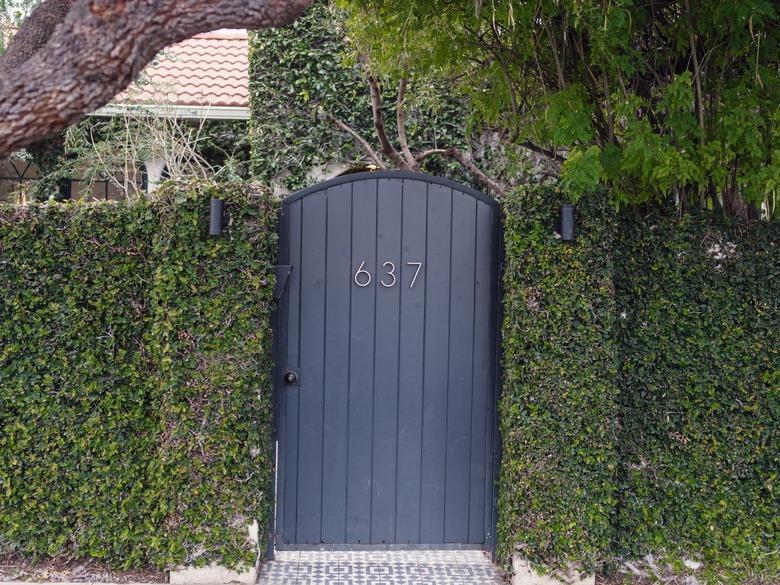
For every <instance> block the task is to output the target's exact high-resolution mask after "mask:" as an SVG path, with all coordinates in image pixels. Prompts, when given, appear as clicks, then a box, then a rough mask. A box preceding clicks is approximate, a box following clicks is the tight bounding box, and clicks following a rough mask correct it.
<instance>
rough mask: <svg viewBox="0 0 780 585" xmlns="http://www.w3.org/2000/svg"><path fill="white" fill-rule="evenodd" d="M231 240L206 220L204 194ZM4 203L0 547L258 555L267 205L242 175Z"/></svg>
mask: <svg viewBox="0 0 780 585" xmlns="http://www.w3.org/2000/svg"><path fill="white" fill-rule="evenodd" d="M212 194H214V195H219V196H220V197H222V198H224V199H225V200H226V202H227V203H226V205H227V208H228V210H229V212H230V215H231V218H232V221H231V225H230V230H229V231H228V234H227V235H226V236H225V237H222V238H209V237H208V236H207V235H206V234H207V231H206V229H207V227H206V226H207V217H208V204H209V203H208V202H209V196H210V195H212ZM158 195H159V197H158V198H156V199H155V200H154V201H150V200H148V199H140V200H138V201H135V202H118V203H98V204H80V203H72V202H69V203H62V204H60V203H47V204H43V205H32V206H27V207H11V206H3V207H0V251H1V253H2V254H1V256H0V257H1V258H2V261H0V290H3V295H2V298H0V315H2V320H0V510H2V513H0V549H1V550H2V551H5V552H11V551H14V552H19V553H22V554H25V555H30V556H59V557H66V556H67V557H70V558H85V557H92V558H99V559H103V560H105V561H106V562H108V563H109V564H111V565H112V566H116V567H123V568H127V567H133V566H139V565H144V564H153V565H156V566H158V567H166V566H171V565H174V564H177V563H185V562H186V563H202V562H206V561H208V560H219V561H221V562H223V563H226V564H234V563H237V562H239V561H241V560H249V561H253V560H254V557H253V550H252V546H251V545H250V543H248V542H247V536H246V535H247V532H246V525H247V524H248V523H249V522H250V521H251V520H253V519H257V520H258V521H259V524H260V527H261V530H263V529H265V527H266V526H267V525H268V519H269V514H270V509H269V508H270V506H269V502H268V495H267V493H268V491H267V490H268V488H269V485H270V473H271V465H272V462H271V453H270V432H269V427H270V420H271V412H270V410H271V391H270V381H269V377H268V372H269V371H270V363H269V356H268V353H269V349H270V340H271V335H270V331H269V312H270V310H271V302H272V297H271V287H272V281H273V276H272V275H273V270H272V264H273V255H274V250H275V238H276V236H275V233H274V226H273V224H274V221H275V219H274V218H275V210H274V205H273V203H272V200H271V199H270V197H269V196H268V194H267V193H266V192H265V191H263V190H260V189H256V188H249V187H246V186H244V185H241V184H226V185H220V186H216V185H215V184H213V183H208V182H200V183H194V184H174V183H168V184H166V185H165V186H164V187H162V188H161V189H160V190H159V191H158Z"/></svg>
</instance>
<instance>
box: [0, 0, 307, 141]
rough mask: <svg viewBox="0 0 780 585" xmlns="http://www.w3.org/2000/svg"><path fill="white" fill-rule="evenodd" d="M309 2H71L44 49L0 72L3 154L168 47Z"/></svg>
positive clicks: (126, 81) (124, 80)
mask: <svg viewBox="0 0 780 585" xmlns="http://www.w3.org/2000/svg"><path fill="white" fill-rule="evenodd" d="M310 2H311V0H250V1H241V0H74V1H73V4H72V7H71V9H70V11H69V12H68V14H67V16H66V17H65V19H64V20H63V21H62V22H61V23H60V24H59V25H57V26H56V27H55V28H54V29H53V32H52V33H51V36H50V37H49V40H48V42H47V43H46V44H45V45H44V46H43V47H41V48H40V49H39V50H38V51H37V52H35V53H34V54H33V55H32V56H31V57H30V58H29V59H27V60H26V61H23V62H22V66H17V67H14V68H11V69H6V70H3V71H0V156H4V155H7V154H10V153H11V152H13V151H15V150H18V149H21V148H24V147H25V146H28V145H30V144H32V143H34V142H36V141H38V140H40V139H42V138H45V137H47V136H50V135H51V134H53V133H55V132H57V131H58V130H61V129H63V128H66V127H68V126H70V125H71V124H73V123H75V122H76V121H77V120H78V119H79V118H80V117H81V116H82V115H83V114H85V113H88V112H91V111H94V110H96V109H98V108H99V107H101V106H103V105H105V104H106V103H108V101H109V100H111V98H113V97H114V96H115V95H117V94H118V93H119V92H120V91H122V90H123V89H125V88H126V87H127V86H128V85H130V83H131V82H132V81H133V80H134V79H135V78H136V76H137V75H138V74H139V73H140V71H141V70H142V69H143V68H144V66H145V65H147V64H148V63H149V62H150V61H151V60H152V59H153V58H154V56H155V55H156V54H157V53H158V52H159V51H160V50H161V49H163V48H165V47H166V46H168V45H171V44H173V43H176V42H179V41H182V40H184V39H187V38H189V37H191V36H193V35H195V34H198V33H201V32H206V31H210V30H214V29H217V28H266V27H272V26H283V25H285V24H288V23H290V22H292V21H293V20H294V19H295V18H296V17H297V16H298V15H299V14H300V13H301V12H303V10H305V9H306V7H307V6H308V5H309V4H310ZM46 4H49V3H46ZM24 28H25V26H24V25H23V26H22V29H24ZM34 30H38V29H34ZM22 32H23V31H22V30H21V29H20V31H19V33H18V34H21V33H22ZM17 42H19V43H24V42H25V39H24V37H21V38H18V39H16V40H15V41H14V42H13V43H12V44H15V43H17ZM11 49H12V47H9V50H11Z"/></svg>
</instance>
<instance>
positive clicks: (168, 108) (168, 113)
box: [91, 104, 249, 120]
mask: <svg viewBox="0 0 780 585" xmlns="http://www.w3.org/2000/svg"><path fill="white" fill-rule="evenodd" d="M134 111H135V112H148V113H149V114H151V115H153V116H160V117H161V118H185V119H195V120H202V119H204V118H205V119H206V120H248V119H249V108H242V107H229V106H181V105H168V104H166V105H160V104H109V105H107V106H103V107H102V108H100V109H99V110H97V111H95V112H92V114H91V115H92V116H117V115H122V114H126V113H128V112H134Z"/></svg>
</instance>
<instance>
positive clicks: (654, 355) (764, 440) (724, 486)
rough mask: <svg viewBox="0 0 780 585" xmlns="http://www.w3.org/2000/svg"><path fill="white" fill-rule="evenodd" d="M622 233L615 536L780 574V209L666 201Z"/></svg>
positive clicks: (733, 575) (635, 545) (630, 552)
mask: <svg viewBox="0 0 780 585" xmlns="http://www.w3.org/2000/svg"><path fill="white" fill-rule="evenodd" d="M621 234H622V235H621V238H620V242H619V244H618V249H619V250H620V254H619V255H617V257H616V258H617V271H616V276H617V277H616V280H615V282H616V284H617V305H618V307H617V308H618V312H619V315H618V316H619V318H618V327H617V335H618V341H619V345H620V368H619V378H618V380H619V384H620V389H621V394H620V410H621V413H622V429H621V438H620V454H621V463H622V473H621V482H620V483H621V492H622V498H621V505H620V507H619V513H618V516H617V518H616V522H617V525H618V527H619V531H618V537H619V538H618V549H617V550H618V552H619V553H620V555H621V556H631V557H636V556H640V555H644V554H646V553H648V552H654V553H656V555H657V556H663V557H666V558H667V559H668V560H671V561H673V562H674V561H675V560H677V561H679V559H681V558H689V559H692V560H696V561H699V562H703V569H702V570H703V571H704V573H705V574H706V575H707V574H708V575H711V576H712V577H713V579H715V578H720V579H723V580H727V581H729V582H734V583H745V582H747V581H748V580H749V579H751V578H757V577H761V576H763V577H768V576H769V577H771V576H774V578H773V579H770V581H769V582H772V581H774V582H775V583H776V582H779V581H780V499H778V493H777V491H778V472H779V471H780V223H777V222H773V223H765V222H762V223H755V224H753V225H743V224H738V223H729V222H726V221H723V220H718V219H717V218H715V217H713V216H711V215H709V214H706V215H694V216H685V217H683V218H681V219H677V218H675V217H663V216H659V215H654V216H650V217H648V218H646V219H644V220H641V221H637V220H630V219H627V220H626V221H625V222H624V227H623V230H621ZM718 575H720V576H719V577H718Z"/></svg>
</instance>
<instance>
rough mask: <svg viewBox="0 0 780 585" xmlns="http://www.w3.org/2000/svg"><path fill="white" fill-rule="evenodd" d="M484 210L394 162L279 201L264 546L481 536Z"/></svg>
mask: <svg viewBox="0 0 780 585" xmlns="http://www.w3.org/2000/svg"><path fill="white" fill-rule="evenodd" d="M498 214H499V210H498V207H497V205H496V203H495V201H493V200H492V199H490V198H488V197H486V196H484V195H482V194H480V193H478V192H476V191H474V190H473V189H470V188H468V187H465V186H462V185H457V184H455V183H452V182H450V181H446V180H442V179H438V178H434V177H430V176H427V175H419V174H412V173H399V172H381V173H361V174H357V175H349V176H346V177H341V178H338V179H335V180H333V181H329V182H326V183H323V184H320V185H316V186H315V187H312V188H309V189H306V190H304V191H301V192H299V193H297V194H295V195H293V196H291V197H289V198H288V199H286V200H285V201H284V202H283V205H282V213H281V225H280V248H279V254H280V257H279V264H280V265H285V267H287V269H286V270H282V271H281V272H280V282H279V283H278V291H279V297H280V302H279V321H278V330H277V356H276V357H277V364H278V375H277V437H278V448H279V457H278V469H277V513H276V546H277V548H279V549H282V548H285V547H288V548H290V547H293V548H300V547H305V546H306V545H318V546H322V545H342V546H343V545H350V544H351V545H406V546H409V547H413V546H414V545H460V546H464V545H472V546H478V547H489V546H490V545H491V541H492V528H491V526H492V524H493V521H492V517H493V508H494V506H493V481H494V441H495V439H494V435H495V430H494V425H495V399H496V396H495V393H496V346H497V302H498V248H499V235H498V225H499V218H498ZM286 275H289V278H287V279H285V276H286Z"/></svg>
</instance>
